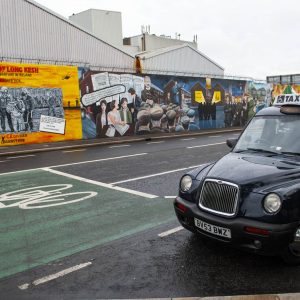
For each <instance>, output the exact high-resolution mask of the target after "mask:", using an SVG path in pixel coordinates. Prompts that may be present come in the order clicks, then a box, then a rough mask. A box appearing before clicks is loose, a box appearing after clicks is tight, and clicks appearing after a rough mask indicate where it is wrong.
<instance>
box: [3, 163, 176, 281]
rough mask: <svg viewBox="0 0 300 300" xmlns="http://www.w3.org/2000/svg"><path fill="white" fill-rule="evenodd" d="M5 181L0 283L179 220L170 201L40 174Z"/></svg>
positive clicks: (7, 177) (14, 176)
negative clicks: (11, 276) (36, 268)
mask: <svg viewBox="0 0 300 300" xmlns="http://www.w3.org/2000/svg"><path fill="white" fill-rule="evenodd" d="M0 182H1V185H0V220H1V223H0V278H4V277H7V276H10V275H13V274H16V273H18V272H22V271H25V270H28V269H31V268H34V267H36V266H40V265H43V264H47V263H49V262H52V261H54V260H57V259H61V258H63V257H66V256H69V255H72V254H74V253H77V252H80V251H83V250H87V249H90V248H92V247H95V246H100V245H103V244H105V243H107V242H111V241H114V240H116V239H119V238H122V237H126V236H129V235H131V234H134V233H137V232H141V231H144V230H147V229H150V228H153V227H155V226H159V225H161V224H164V223H168V222H170V221H174V220H175V215H174V212H173V208H172V200H170V199H163V198H153V199H151V198H146V197H143V196H140V195H135V194H131V193H128V192H123V191H119V190H114V189H112V188H107V187H105V186H99V185H95V184H93V183H89V182H83V181H80V180H76V179H73V178H69V177H65V176H61V175H58V174H53V173H50V172H47V171H45V170H41V169H39V170H33V171H27V172H20V173H13V174H1V176H0ZM58 185H61V186H58ZM62 185H64V186H62ZM33 188H36V189H33ZM59 188H61V190H59V191H58V189H59ZM62 188H64V189H62ZM24 189H27V190H24ZM19 190H23V191H22V192H17V191H19ZM34 190H35V191H34ZM51 190H52V194H51V193H49V191H51ZM54 190H56V192H55V191H54ZM11 192H13V194H10V195H8V194H7V193H11ZM47 192H48V193H47ZM83 192H84V194H83ZM16 193H18V194H20V193H21V194H23V198H22V197H20V196H16ZM80 193H82V194H80ZM5 194H6V196H4V195H5ZM24 194H25V195H24ZM64 194H65V195H66V194H68V195H66V196H64ZM80 197H83V198H86V199H83V200H82V201H78V202H72V201H77V200H76V199H78V198H80ZM87 197H89V198H87ZM22 199H23V202H22ZM24 199H25V200H24ZM30 199H31V202H30V203H28V201H29V200H30ZM62 202H65V204H64V205H61V204H62ZM29 208H30V209H29Z"/></svg>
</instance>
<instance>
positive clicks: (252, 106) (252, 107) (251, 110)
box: [247, 97, 256, 120]
mask: <svg viewBox="0 0 300 300" xmlns="http://www.w3.org/2000/svg"><path fill="white" fill-rule="evenodd" d="M255 113H256V103H255V100H254V99H253V98H252V97H249V101H248V105H247V115H248V120H250V119H252V118H253V117H254V115H255Z"/></svg>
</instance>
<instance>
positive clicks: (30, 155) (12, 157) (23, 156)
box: [7, 154, 35, 159]
mask: <svg viewBox="0 0 300 300" xmlns="http://www.w3.org/2000/svg"><path fill="white" fill-rule="evenodd" d="M32 156H35V155H34V154H28V155H20V156H10V157H7V159H15V158H25V157H32Z"/></svg>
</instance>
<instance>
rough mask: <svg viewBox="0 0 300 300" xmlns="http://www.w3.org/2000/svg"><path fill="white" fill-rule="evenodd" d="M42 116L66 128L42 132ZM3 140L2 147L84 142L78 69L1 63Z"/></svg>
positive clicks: (53, 123)
mask: <svg viewBox="0 0 300 300" xmlns="http://www.w3.org/2000/svg"><path fill="white" fill-rule="evenodd" d="M41 116H48V117H49V118H48V119H47V120H51V122H52V124H50V125H51V126H54V127H53V128H54V129H55V125H56V124H55V121H56V120H58V121H61V120H63V121H65V128H63V129H62V130H63V131H62V132H61V131H57V132H58V133H54V132H56V131H52V132H51V129H50V130H49V131H47V130H46V131H45V129H43V130H44V131H43V132H42V131H40V128H41V124H40V120H41ZM46 125H47V124H46ZM51 126H50V127H51ZM46 127H47V126H46ZM50 127H49V128H50ZM43 128H44V127H43ZM0 138H1V140H0V146H9V145H16V144H30V143H43V142H55V141H63V140H74V139H81V138H82V125H81V113H80V102H79V84H78V70H77V67H72V66H50V65H34V64H18V63H10V62H2V63H0Z"/></svg>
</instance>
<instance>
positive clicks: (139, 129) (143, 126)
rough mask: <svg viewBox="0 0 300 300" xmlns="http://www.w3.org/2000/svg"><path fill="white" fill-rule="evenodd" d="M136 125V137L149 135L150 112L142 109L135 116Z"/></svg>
mask: <svg viewBox="0 0 300 300" xmlns="http://www.w3.org/2000/svg"><path fill="white" fill-rule="evenodd" d="M137 120H138V121H137V123H136V129H135V132H136V134H138V135H143V134H149V133H150V112H149V110H148V109H146V108H144V107H142V108H141V109H140V111H139V112H138V114H137Z"/></svg>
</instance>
